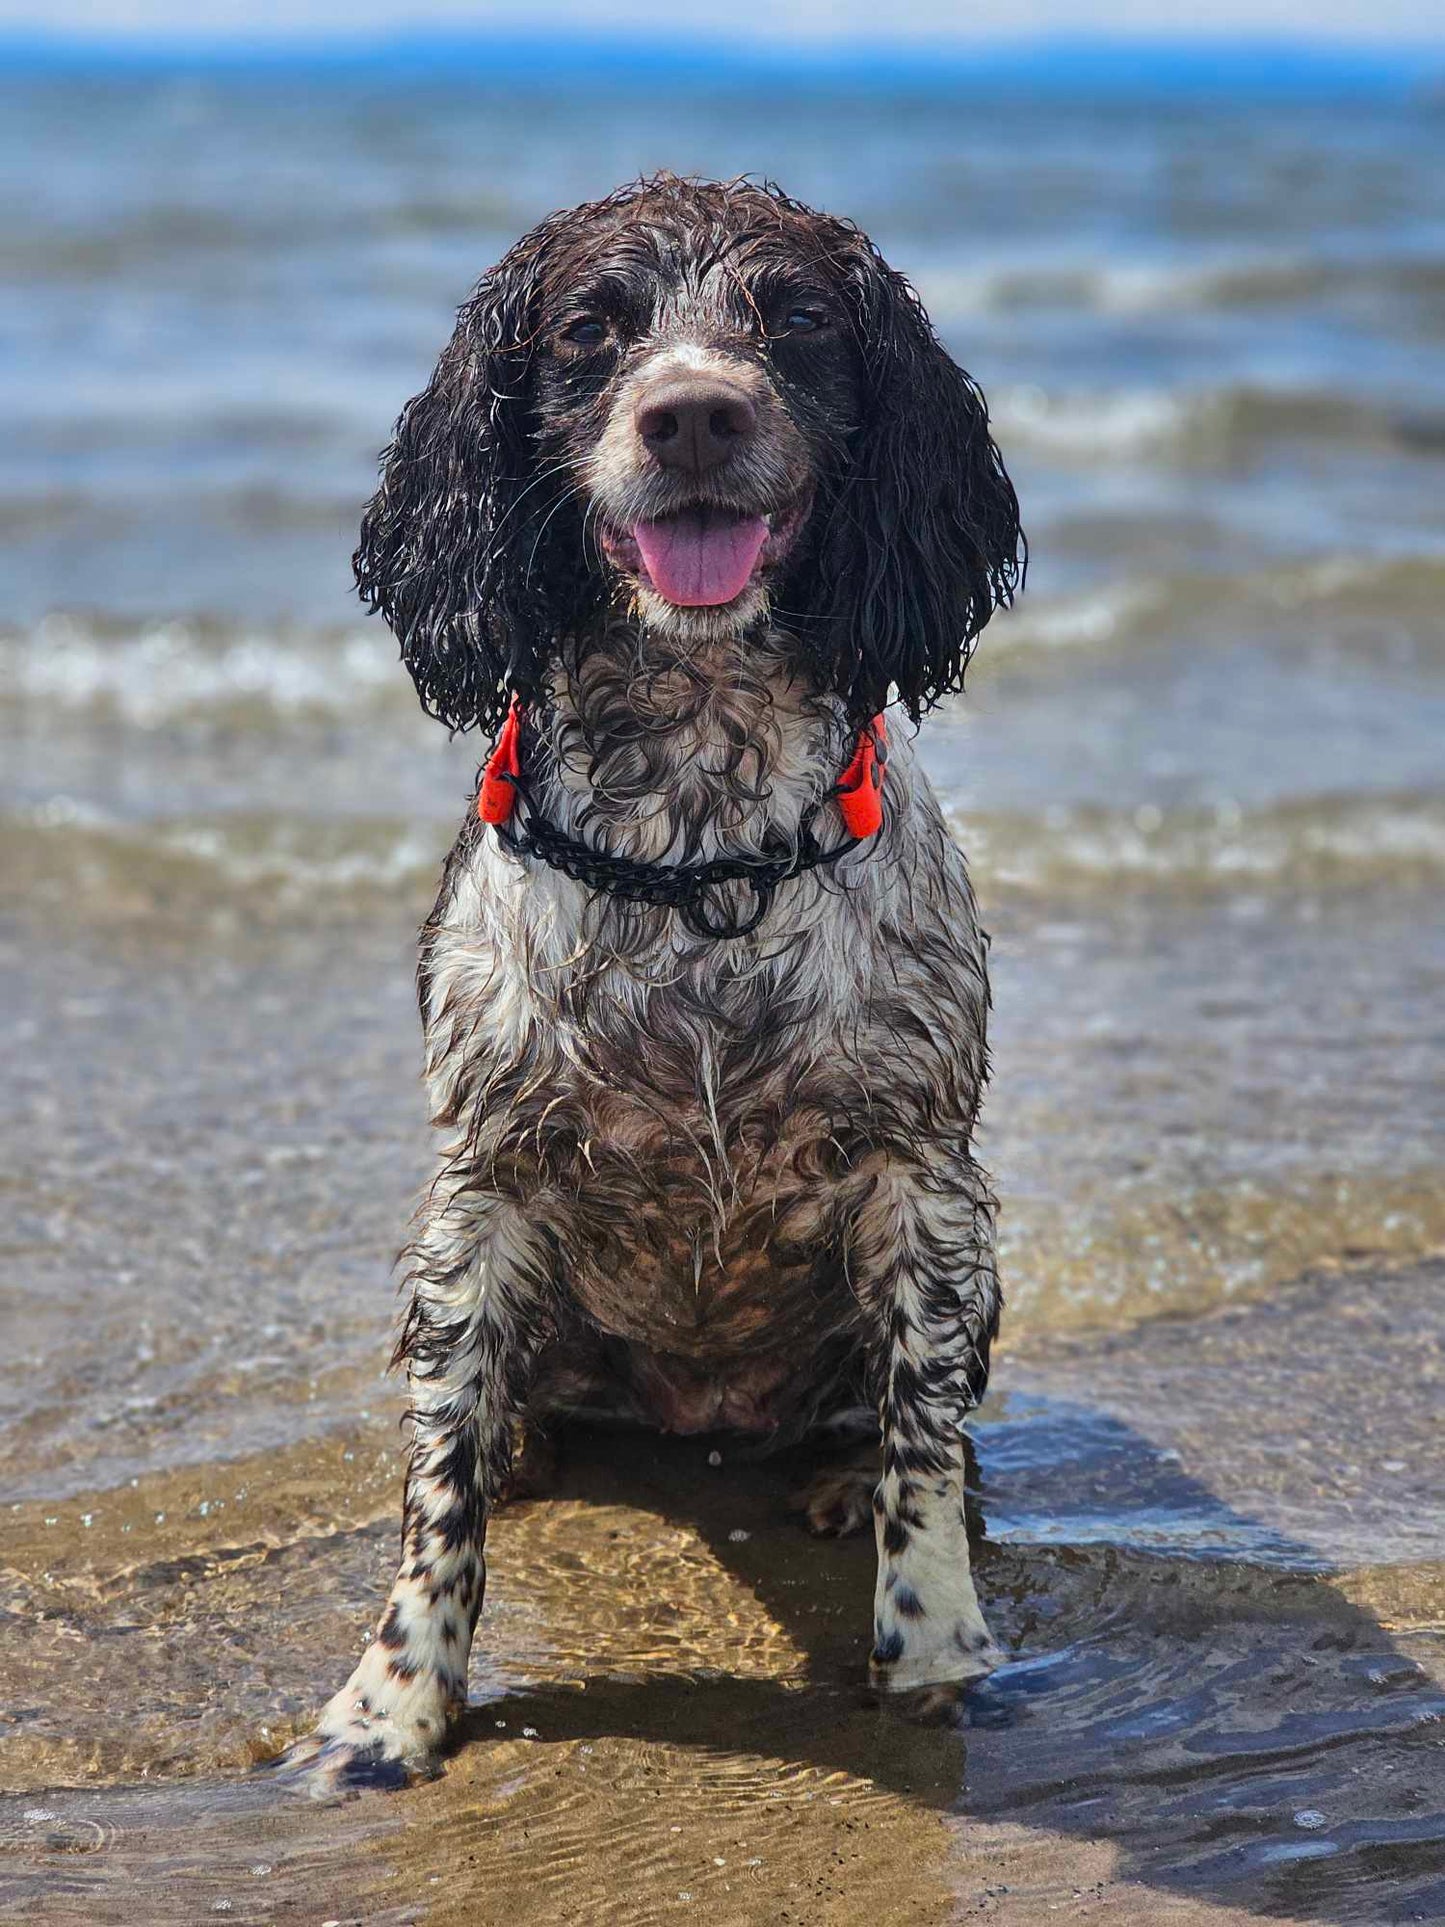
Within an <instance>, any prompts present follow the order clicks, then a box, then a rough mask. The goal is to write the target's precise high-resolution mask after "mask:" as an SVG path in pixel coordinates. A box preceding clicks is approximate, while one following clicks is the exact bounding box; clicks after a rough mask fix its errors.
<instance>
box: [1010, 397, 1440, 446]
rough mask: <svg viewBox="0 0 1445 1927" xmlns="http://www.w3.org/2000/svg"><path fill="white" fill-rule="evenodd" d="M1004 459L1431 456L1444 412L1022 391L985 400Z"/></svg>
mask: <svg viewBox="0 0 1445 1927" xmlns="http://www.w3.org/2000/svg"><path fill="white" fill-rule="evenodd" d="M991 402H992V409H991V413H992V417H993V423H994V427H995V428H996V429H997V431H998V434H999V438H1000V441H1001V443H1002V445H1003V447H1004V450H1005V453H1013V452H1014V451H1016V450H1018V451H1026V452H1030V453H1035V454H1038V455H1041V456H1046V457H1048V458H1049V459H1050V460H1053V461H1056V462H1064V463H1068V462H1073V461H1087V462H1090V463H1093V464H1097V463H1099V462H1130V461H1148V460H1158V459H1161V458H1164V457H1166V456H1167V457H1169V458H1172V459H1176V460H1183V461H1195V462H1201V463H1208V462H1214V461H1220V460H1223V459H1225V458H1227V457H1229V456H1231V455H1234V454H1238V453H1241V452H1246V451H1248V450H1250V449H1253V448H1263V447H1267V446H1269V447H1276V446H1278V444H1279V443H1280V442H1281V441H1307V442H1312V443H1338V444H1339V445H1340V446H1341V447H1342V448H1349V449H1352V450H1357V451H1358V450H1360V449H1363V448H1388V449H1392V450H1395V451H1397V452H1398V451H1405V452H1410V453H1434V452H1436V451H1438V450H1439V449H1440V448H1442V447H1445V412H1442V411H1439V410H1432V409H1430V408H1427V407H1423V406H1420V405H1413V406H1411V405H1406V404H1404V403H1401V404H1398V405H1396V404H1392V403H1389V402H1385V401H1376V400H1373V399H1370V398H1368V397H1365V396H1361V395H1352V394H1349V393H1347V392H1345V391H1343V390H1339V389H1318V388H1293V389H1289V388H1264V387H1260V386H1257V385H1253V384H1250V383H1245V382H1241V383H1232V384H1227V385H1225V386H1222V387H1220V388H1215V389H1194V390H1190V389H1178V388H1168V389H1166V388H1121V389H1101V390H1093V391H1057V390H1053V391H1051V390H1048V389H1045V388H1042V387H1039V386H1038V385H1036V384H1031V383H1025V384H1023V385H1022V386H1018V387H1012V388H1010V387H1002V388H999V389H996V390H995V391H994V392H993V393H992V395H991Z"/></svg>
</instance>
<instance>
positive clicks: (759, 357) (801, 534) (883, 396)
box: [356, 176, 1023, 729]
mask: <svg viewBox="0 0 1445 1927" xmlns="http://www.w3.org/2000/svg"><path fill="white" fill-rule="evenodd" d="M1022 552H1023V539H1022V536H1021V533H1020V530H1019V523H1018V504H1017V501H1016V499H1015V496H1014V492H1013V488H1012V486H1011V484H1010V482H1009V479H1008V476H1007V474H1006V473H1005V471H1004V467H1003V463H1002V461H1001V460H1000V458H999V454H998V450H997V449H996V448H995V446H994V444H993V442H992V440H991V439H990V436H989V432H988V416H987V411H986V409H985V406H984V403H983V398H982V396H981V395H980V393H979V391H978V389H977V388H976V387H975V385H974V384H973V382H972V381H971V380H970V378H969V377H968V376H967V375H966V374H965V373H964V372H963V370H962V369H961V368H959V367H958V366H957V365H956V363H955V362H953V361H952V360H951V359H950V358H949V356H948V355H947V354H946V353H945V351H944V349H943V348H942V347H941V346H940V345H939V342H938V340H937V338H936V337H935V335H934V333H933V330H932V328H931V327H930V325H929V322H928V318H927V316H926V315H925V314H924V312H923V309H922V307H921V305H920V303H919V301H918V298H917V296H916V295H915V294H914V292H913V290H912V288H911V287H910V286H909V285H908V283H907V282H906V281H905V280H904V279H903V278H902V277H901V276H900V275H898V274H896V273H894V272H893V270H892V269H891V268H889V267H888V266H887V264H886V263H885V262H884V261H883V260H882V258H881V257H880V256H879V254H878V252H877V250H876V248H874V247H873V245H872V243H871V242H870V241H868V239H867V238H866V236H864V235H863V234H861V233H859V231H858V230H857V229H856V228H854V227H853V226H851V225H850V224H849V223H847V222H844V221H839V220H834V219H832V218H831V217H828V216H825V215H821V214H816V213H814V212H813V211H812V210H811V209H809V208H806V207H803V206H801V205H800V204H799V203H798V202H796V201H793V200H790V199H788V198H787V197H786V196H785V195H783V194H781V193H779V192H778V191H777V190H776V189H774V188H772V187H765V186H757V185H754V184H753V183H750V182H730V183H726V184H715V183H711V182H690V181H683V180H678V179H675V178H673V177H671V176H661V177H659V178H657V179H653V180H648V181H642V182H639V183H637V184H635V185H633V186H630V187H627V188H623V189H620V190H619V191H618V192H617V193H616V194H613V195H611V196H610V197H609V198H608V199H607V200H605V201H599V202H595V203H593V204H592V205H590V206H587V207H580V208H574V209H572V210H570V211H569V212H567V213H565V214H557V215H553V216H552V217H551V219H549V220H547V221H544V222H543V223H542V224H541V226H540V227H537V228H535V229H533V231H532V232H531V233H530V234H528V235H527V236H526V237H525V238H524V239H523V240H521V241H520V242H518V244H517V245H516V247H514V248H513V249H512V251H511V252H510V253H509V254H508V255H507V256H506V257H505V258H504V259H503V260H502V261H501V262H500V263H499V264H498V265H497V267H495V268H494V269H493V270H492V271H491V273H490V274H488V275H487V276H486V277H485V278H484V279H483V280H482V282H481V283H480V285H479V286H478V288H477V290H476V292H475V293H474V294H473V296H472V298H471V299H470V300H469V301H468V302H467V303H466V305H465V306H464V307H463V308H462V310H461V313H460V316H459V318H458V322H457V327H456V332H455V333H454V334H453V336H452V339H451V341H450V342H449V343H448V344H447V346H446V348H445V349H444V350H443V351H442V356H441V359H440V361H439V362H438V363H437V367H436V371H435V373H434V374H433V376H432V379H431V381H430V383H429V384H428V386H427V387H426V388H425V389H424V390H423V391H422V393H421V394H420V395H418V396H417V397H416V398H415V399H414V400H413V401H411V402H410V403H409V404H408V406H407V408H406V409H405V411H404V413H403V414H402V417H401V420H400V422H399V424H398V426H397V431H396V437H395V440H394V441H393V443H392V445H391V447H390V449H389V450H388V451H387V455H386V458H385V463H384V468H383V474H382V482H381V486H380V488H379V490H378V491H377V494H376V496H375V497H374V498H373V500H372V502H371V504H370V506H369V507H368V509H367V512H366V517H365V520H364V522H363V525H362V533H361V544H360V547H359V548H358V550H357V553H356V574H357V581H358V583H359V585H360V588H361V592H362V595H363V596H364V598H365V599H366V600H367V601H368V602H369V603H370V605H371V606H372V607H373V608H377V609H381V610H382V611H383V612H384V613H385V615H386V618H387V620H388V621H389V622H390V623H391V625H392V627H393V629H394V630H395V631H396V634H397V636H398V637H399V638H400V641H401V645H402V652H403V655H404V657H405V660H406V662H407V665H408V667H409V668H410V670H411V673H412V675H413V677H414V678H415V681H416V685H417V688H418V690H419V692H420V694H421V698H422V701H423V703H424V704H425V705H426V707H427V708H428V709H429V710H430V711H432V713H434V714H435V715H437V716H439V717H440V718H441V719H442V720H443V721H444V722H446V723H448V724H450V725H451V726H452V727H453V728H457V729H466V728H469V727H471V726H472V725H473V724H481V725H483V726H487V727H490V726H492V725H493V724H494V723H495V721H496V720H497V718H498V717H499V715H500V713H501V711H502V710H503V709H504V708H505V706H506V702H507V697H508V694H509V692H510V691H511V690H512V689H516V690H518V691H520V693H521V694H522V695H523V697H524V698H527V699H535V697H536V696H537V695H538V694H539V693H540V687H541V682H542V678H543V676H544V673H545V670H546V665H547V662H548V660H549V658H550V657H551V656H553V655H554V654H555V653H556V652H557V651H558V650H559V649H560V650H562V651H564V652H565V651H566V650H567V649H568V648H569V647H572V646H575V645H576V644H577V642H578V641H579V640H581V639H582V638H584V637H585V635H586V633H587V632H588V630H589V628H590V627H591V626H592V625H593V624H595V623H596V622H597V621H598V620H599V619H600V618H601V617H602V616H603V615H604V614H605V612H606V611H607V610H608V608H609V607H611V606H615V605H617V604H618V603H619V602H620V603H623V604H630V605H631V607H632V609H633V612H634V614H635V616H636V617H637V618H638V619H639V620H640V621H641V622H642V623H644V624H645V625H647V626H648V627H650V628H652V629H654V630H658V631H661V632H663V633H665V634H667V635H668V636H670V637H672V638H673V639H674V640H675V641H676V642H677V644H678V645H679V646H681V647H683V648H684V649H685V648H687V647H688V646H689V645H690V644H694V643H697V644H700V643H703V642H706V641H709V640H712V639H715V638H717V637H719V636H721V635H724V634H739V635H742V634H747V633H751V632H752V631H754V630H757V629H761V627H762V626H763V625H764V624H765V623H771V625H772V627H773V629H774V630H775V631H780V632H781V633H782V634H784V635H785V636H787V637H788V638H789V639H790V646H792V647H794V648H795V650H796V659H797V663H798V667H799V670H800V672H801V673H804V674H806V675H807V676H808V677H809V678H810V679H811V680H812V681H813V682H814V683H816V684H817V685H818V686H819V687H821V688H827V689H830V690H834V691H836V692H837V693H839V694H840V695H841V696H842V697H843V698H844V699H845V701H846V703H847V706H848V709H849V711H850V713H851V714H853V715H854V716H856V717H858V718H860V719H861V718H863V717H866V716H868V715H870V714H872V713H873V712H874V711H875V710H877V709H879V708H881V707H882V706H883V704H884V703H885V702H886V701H887V700H888V697H889V694H890V690H891V689H895V688H896V690H897V693H898V696H899V698H900V700H901V701H902V702H903V703H904V705H905V706H906V707H907V709H908V710H909V711H910V712H911V713H912V714H913V715H914V716H915V717H916V716H917V715H918V714H919V713H920V711H921V710H923V709H925V708H927V707H928V705H929V704H931V703H933V702H935V701H936V700H937V699H938V697H940V696H941V695H942V694H944V693H945V692H946V691H948V690H952V689H956V688H958V687H959V686H960V684H961V682H962V677H963V670H964V666H965V664H966V662H967V660H968V656H969V652H970V650H971V648H972V645H973V640H974V638H975V637H976V636H977V634H978V632H979V630H980V629H982V627H983V625H984V624H985V623H986V622H987V621H988V619H989V616H990V615H991V614H992V612H993V610H994V608H995V607H996V606H998V605H999V604H1001V603H1004V602H1007V601H1008V600H1009V599H1010V597H1011V596H1012V593H1013V591H1014V588H1015V587H1016V586H1017V584H1018V582H1019V579H1020V576H1021V573H1022Z"/></svg>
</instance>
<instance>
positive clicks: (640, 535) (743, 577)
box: [602, 502, 807, 609]
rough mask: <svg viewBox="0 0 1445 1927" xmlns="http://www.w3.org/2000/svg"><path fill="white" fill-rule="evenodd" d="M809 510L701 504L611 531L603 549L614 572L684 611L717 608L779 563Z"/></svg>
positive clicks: (799, 505)
mask: <svg viewBox="0 0 1445 1927" xmlns="http://www.w3.org/2000/svg"><path fill="white" fill-rule="evenodd" d="M806 512H807V505H806V504H805V503H803V502H796V503H794V504H792V505H791V506H790V507H789V508H787V509H779V510H777V511H775V512H774V513H771V514H768V515H748V514H745V513H744V512H742V511H741V510H738V509H729V508H719V507H716V506H714V505H711V504H701V505H699V506H697V507H695V508H687V509H681V510H679V511H678V512H677V513H676V514H674V515H664V516H661V517H659V518H658V520H656V521H654V522H633V523H631V524H630V525H629V526H628V527H627V528H625V529H620V530H608V531H606V532H605V533H604V535H603V538H602V540H603V547H604V548H605V549H606V551H607V555H608V557H609V559H610V560H611V562H612V563H613V564H614V566H615V567H617V568H619V569H622V570H623V571H624V572H625V573H626V574H628V575H632V576H635V577H636V578H637V579H638V581H639V582H641V583H642V584H643V585H644V586H645V587H647V588H649V589H652V590H654V591H655V592H656V593H657V594H658V595H660V596H661V597H662V598H663V599H664V601H667V602H672V603H675V604H676V605H677V606H678V607H679V608H683V609H710V608H717V607H718V606H720V605H721V604H723V603H726V602H736V600H737V598H738V597H739V596H740V595H741V594H742V593H743V591H744V589H746V588H747V586H748V584H749V583H750V582H752V581H753V580H754V579H755V578H756V577H757V576H759V575H761V574H762V573H763V571H764V570H765V569H767V568H770V567H771V566H772V565H773V564H774V563H776V562H778V561H780V560H781V559H782V557H783V556H784V555H785V554H786V553H787V550H788V548H789V547H790V546H791V544H792V540H793V537H794V536H795V535H796V534H797V532H798V529H799V528H800V527H801V526H802V522H803V518H804V516H805V514H806Z"/></svg>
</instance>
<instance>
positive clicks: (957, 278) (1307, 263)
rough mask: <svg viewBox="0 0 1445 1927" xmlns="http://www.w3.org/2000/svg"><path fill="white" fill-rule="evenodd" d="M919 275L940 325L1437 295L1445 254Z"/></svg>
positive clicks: (1444, 288)
mask: <svg viewBox="0 0 1445 1927" xmlns="http://www.w3.org/2000/svg"><path fill="white" fill-rule="evenodd" d="M917 278H918V284H919V288H920V290H921V292H922V293H923V295H924V298H925V299H926V300H927V302H928V304H929V307H930V309H931V310H932V312H933V314H934V317H935V319H936V320H937V321H938V322H939V324H940V326H947V325H948V324H949V322H951V321H952V320H953V319H955V318H957V319H959V320H962V319H965V318H968V319H972V318H976V317H978V316H980V315H987V314H1011V313H1017V312H1021V311H1024V310H1028V309H1040V308H1043V309H1059V310H1064V311H1067V312H1072V313H1082V314H1093V315H1099V316H1103V317H1111V316H1117V317H1119V318H1121V319H1127V318H1129V317H1131V316H1135V315H1139V316H1153V315H1170V314H1189V313H1195V312H1199V311H1220V310H1226V309H1231V308H1243V309H1250V310H1253V309H1259V308H1267V307H1278V306H1288V305H1290V304H1292V303H1296V302H1299V303H1306V304H1311V305H1313V304H1315V303H1319V302H1325V301H1330V300H1339V299H1349V298H1352V297H1359V296H1363V297H1367V298H1368V300H1369V302H1370V303H1371V306H1372V307H1377V306H1378V305H1379V303H1380V302H1381V301H1382V300H1389V299H1391V298H1394V299H1396V300H1399V301H1402V302H1404V303H1406V304H1413V303H1420V304H1431V303H1434V304H1438V303H1439V301H1440V298H1441V296H1442V295H1445V257H1442V256H1440V255H1438V254H1435V253H1433V252H1428V253H1427V252H1421V253H1410V252H1406V251H1401V252H1399V253H1396V254H1390V255H1380V256H1373V257H1371V256H1367V255H1345V254H1340V255H1321V254H1313V253H1310V252H1307V251H1303V250H1302V251H1298V252H1296V253H1293V254H1279V253H1275V252H1269V253H1265V252H1259V253H1236V254H1230V255H1223V256H1219V257H1216V258H1215V259H1213V260H1209V259H1204V260H1199V259H1194V260H1190V261H1106V260H1102V259H1091V260H1078V259H1076V260H1072V261H1070V260H1067V259H1064V260H1058V259H1051V260H1040V261H1014V262H998V263H995V264H993V265H992V266H985V267H981V268H975V269H969V270H961V269H955V268H951V267H944V266H936V267H933V268H931V269H928V270H925V271H921V272H920V273H919V275H918V277H917Z"/></svg>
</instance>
